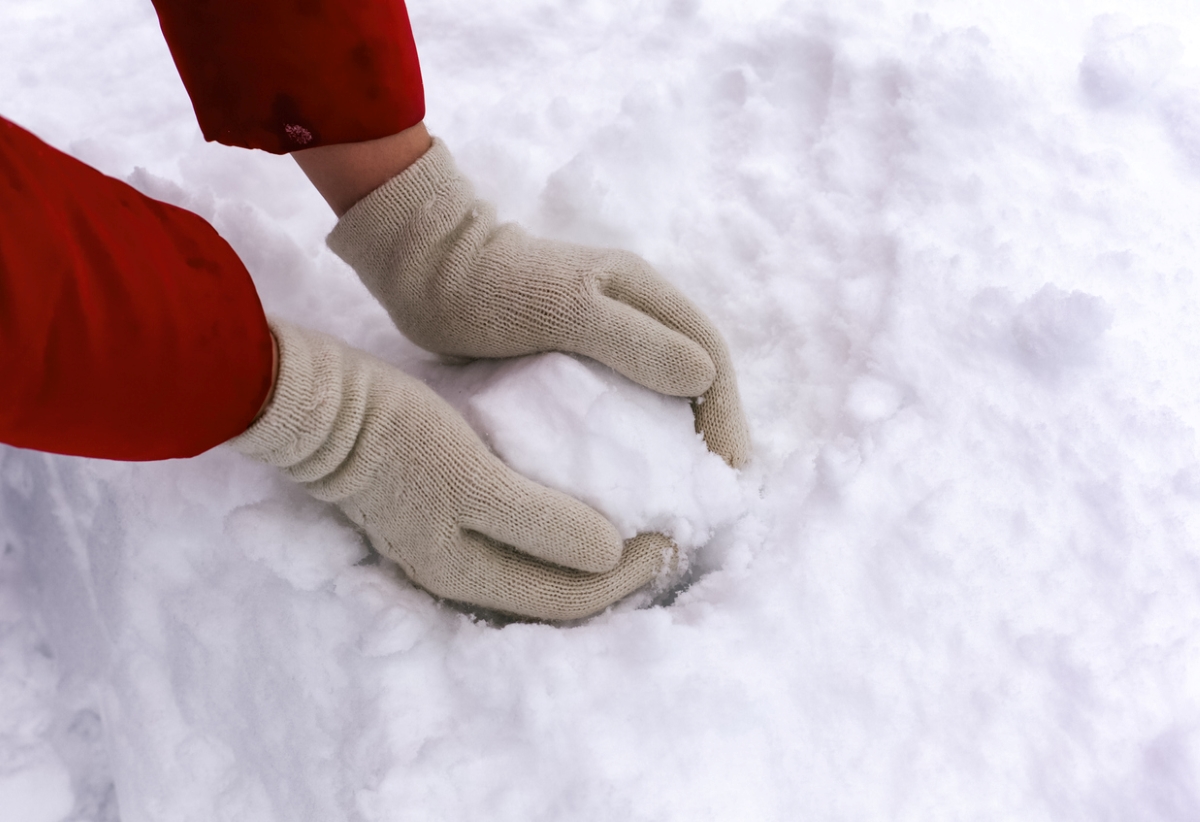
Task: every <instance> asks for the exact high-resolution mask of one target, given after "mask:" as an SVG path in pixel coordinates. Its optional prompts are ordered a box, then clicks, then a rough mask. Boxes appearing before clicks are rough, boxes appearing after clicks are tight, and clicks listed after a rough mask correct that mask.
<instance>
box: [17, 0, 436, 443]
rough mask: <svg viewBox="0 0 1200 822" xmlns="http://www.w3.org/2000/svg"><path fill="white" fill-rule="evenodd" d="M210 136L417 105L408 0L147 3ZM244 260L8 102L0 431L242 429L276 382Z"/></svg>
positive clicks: (379, 128)
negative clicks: (45, 137) (61, 143)
mask: <svg viewBox="0 0 1200 822" xmlns="http://www.w3.org/2000/svg"><path fill="white" fill-rule="evenodd" d="M155 7H156V8H157V10H158V16H159V21H160V23H161V25H162V29H163V34H164V35H165V36H166V38H167V43H168V45H169V46H170V48H171V54H172V55H173V57H174V58H175V64H176V66H177V67H178V68H179V73H180V75H181V76H182V78H183V81H184V85H185V86H186V87H187V90H188V94H189V95H190V96H191V98H192V105H193V107H194V108H195V110H196V117H197V120H199V122H200V127H201V129H202V130H203V131H204V136H205V137H206V138H207V139H209V140H215V141H218V142H222V143H225V144H227V145H233V146H243V147H246V148H261V149H265V150H267V151H270V152H273V153H277V154H282V153H285V152H288V151H293V150H296V149H298V148H309V147H312V146H317V145H324V144H329V143H344V142H357V141H361V140H369V139H374V138H377V137H384V136H387V135H389V134H394V133H396V132H398V131H401V130H403V129H405V128H408V127H409V126H412V125H415V124H417V123H418V122H420V121H421V119H422V118H423V117H424V95H423V91H422V86H421V75H420V69H419V67H418V64H417V54H416V48H415V46H414V45H413V40H412V31H411V29H410V28H409V24H408V16H407V12H406V11H405V8H404V4H403V2H402V0H358V2H355V1H354V0H206V2H198V0H155ZM270 373H271V344H270V336H269V332H268V330H267V325H266V319H265V317H264V316H263V310H262V306H261V304H260V303H259V300H258V295H257V293H256V292H255V290H254V285H253V283H251V281H250V276H249V274H248V273H247V272H246V269H245V267H244V266H243V265H242V263H241V261H240V260H239V259H238V258H237V255H236V254H234V252H233V249H231V248H230V247H229V245H228V244H227V243H226V242H225V241H224V240H222V239H221V238H220V237H219V236H218V235H217V233H216V231H215V230H214V229H213V228H212V227H211V226H210V225H208V224H207V223H206V222H205V221H204V220H203V219H201V218H200V217H198V216H196V215H195V214H192V213H190V212H188V211H185V210H183V209H180V208H176V207H174V206H170V205H167V204H165V203H160V202H158V201H156V200H152V199H150V198H148V197H146V196H144V195H142V194H139V193H138V192H137V191H135V190H134V189H132V188H130V187H129V186H128V185H126V184H125V183H122V182H121V181H119V180H115V179H113V178H111V177H106V176H104V175H103V174H101V173H99V172H98V171H96V170H94V169H92V168H89V167H88V166H86V165H84V164H83V163H81V162H79V161H77V160H75V159H73V158H71V157H69V156H67V155H66V154H63V153H62V152H60V151H57V150H56V149H53V148H51V147H50V146H48V145H46V144H45V143H43V142H41V141H40V140H38V139H37V138H36V137H34V136H33V135H32V134H30V133H29V132H27V131H24V130H23V129H21V128H19V127H18V126H16V125H14V124H13V123H11V122H9V121H7V120H4V119H3V118H0V442H5V443H8V444H10V445H16V446H20V447H23V448H36V449H39V450H42V451H54V452H58V453H63V454H76V455H81V456H91V457H104V458H109V459H123V460H151V459H165V458H168V457H189V456H194V455H196V454H199V453H200V452H202V451H205V450H207V449H209V448H212V447H213V446H215V445H217V444H219V443H222V442H224V441H225V440H227V439H229V438H230V437H232V436H235V435H236V434H239V433H241V432H242V431H244V430H245V429H246V427H247V426H248V425H249V424H250V422H251V420H252V419H253V418H254V415H255V413H256V412H257V411H258V409H259V407H260V406H261V405H262V401H263V399H264V398H265V396H266V394H267V391H268V390H269V388H270V385H269V383H270Z"/></svg>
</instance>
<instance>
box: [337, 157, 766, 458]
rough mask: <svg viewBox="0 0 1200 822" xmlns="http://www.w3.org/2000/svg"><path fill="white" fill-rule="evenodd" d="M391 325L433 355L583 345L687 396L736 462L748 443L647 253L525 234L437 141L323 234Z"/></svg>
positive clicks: (724, 362)
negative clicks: (501, 215) (500, 215)
mask: <svg viewBox="0 0 1200 822" xmlns="http://www.w3.org/2000/svg"><path fill="white" fill-rule="evenodd" d="M329 247H330V248H331V249H333V251H334V252H336V253H337V254H338V256H340V257H341V258H342V259H343V260H345V261H346V262H347V263H349V264H350V265H351V266H353V268H354V269H355V271H357V272H358V275H359V276H360V277H361V278H362V280H363V282H364V283H365V284H366V286H367V288H368V289H370V291H371V293H372V294H374V295H375V297H376V299H378V300H379V301H380V302H381V303H383V305H384V307H385V308H387V310H388V313H389V314H391V317H392V320H393V322H395V323H396V326H397V327H398V328H399V329H400V330H401V331H402V332H403V333H404V334H405V335H406V336H407V337H408V338H409V339H410V340H412V341H413V342H415V343H416V344H417V345H420V346H422V347H423V348H426V349H428V350H429V351H435V352H437V353H440V354H449V355H455V356H461V357H513V356H519V355H523V354H532V353H535V352H539V351H551V350H557V351H567V352H571V353H575V354H582V355H584V356H587V357H591V358H592V359H595V360H599V361H600V362H602V363H605V364H606V365H609V366H611V367H612V368H614V369H616V370H617V371H619V372H621V373H622V374H624V375H625V376H627V377H629V378H630V379H631V380H634V381H635V382H638V383H641V384H642V385H644V386H646V387H648V388H651V389H653V390H655V391H658V392H660V393H663V394H669V395H673V396H679V397H696V398H698V400H697V401H696V402H695V403H694V409H695V415H696V429H697V430H698V431H700V432H701V433H702V434H703V435H704V438H705V441H706V442H707V443H708V447H709V449H710V450H712V451H714V452H716V453H718V454H720V455H721V456H723V457H724V458H725V460H726V461H727V462H729V463H730V464H731V465H734V466H738V465H741V464H742V463H743V462H744V461H745V459H746V457H747V456H748V455H749V449H750V440H749V435H748V433H747V429H746V420H745V416H744V415H743V413H742V406H741V401H740V399H739V398H738V391H737V382H736V380H735V378H734V374H733V365H732V363H731V361H730V358H729V352H728V350H727V349H726V347H725V342H724V340H722V338H721V334H720V332H718V331H717V329H716V328H715V327H714V326H713V324H712V323H711V322H709V320H708V319H707V318H706V317H705V316H704V315H703V314H702V313H701V312H700V311H699V309H697V308H696V307H695V306H693V305H692V304H691V303H690V302H689V301H688V300H687V298H686V297H684V296H683V295H682V294H681V293H680V292H679V291H678V290H677V289H676V288H674V287H673V286H672V285H671V284H670V283H668V282H667V281H666V280H664V279H663V278H662V277H661V276H659V274H658V273H657V272H655V270H654V269H653V268H651V267H650V265H649V264H648V263H646V262H645V261H644V260H643V259H641V258H640V257H638V256H637V255H635V254H630V253H629V252H625V251H612V250H604V249H595V248H585V247H582V246H577V245H570V244H568V243H559V242H550V241H547V240H540V239H536V238H533V237H530V236H529V235H528V234H526V233H525V232H524V231H523V230H522V229H520V228H519V227H517V226H515V225H512V224H505V225H501V226H497V225H496V218H495V211H494V210H493V209H492V207H491V206H490V205H488V204H487V203H485V202H483V201H481V200H477V199H476V198H475V194H474V190H473V189H472V187H471V184H470V182H469V181H468V180H467V179H466V178H465V177H463V176H462V175H461V174H459V172H458V170H457V169H456V168H455V165H454V160H453V159H452V158H451V156H450V152H449V151H448V150H447V149H446V146H445V144H444V143H442V142H441V141H440V140H435V141H434V144H433V147H432V148H431V149H430V150H429V151H428V152H426V154H425V155H424V156H423V157H421V159H419V160H418V161H417V162H416V163H414V164H413V165H412V166H410V167H409V168H407V169H405V170H404V171H403V172H401V173H400V174H398V175H397V176H396V177H394V178H392V179H391V180H390V181H388V182H387V183H385V184H384V185H382V186H380V187H379V188H378V189H376V190H375V191H373V192H372V193H370V194H369V195H367V196H366V197H365V198H363V199H362V200H361V201H359V202H358V203H357V204H355V205H354V207H353V208H351V209H350V210H349V211H348V212H346V214H345V215H344V216H343V217H342V218H341V220H339V221H338V224H337V227H336V228H335V229H334V230H333V232H332V233H331V234H330V235H329Z"/></svg>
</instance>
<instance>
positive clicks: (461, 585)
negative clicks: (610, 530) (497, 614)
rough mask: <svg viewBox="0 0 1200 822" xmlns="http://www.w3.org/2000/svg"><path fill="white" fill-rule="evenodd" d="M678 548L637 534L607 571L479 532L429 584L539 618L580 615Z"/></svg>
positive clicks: (631, 586)
mask: <svg viewBox="0 0 1200 822" xmlns="http://www.w3.org/2000/svg"><path fill="white" fill-rule="evenodd" d="M675 559H676V550H675V546H674V545H673V544H672V542H671V541H670V540H669V539H667V538H666V537H664V536H663V535H662V534H639V535H638V536H636V537H634V538H633V539H631V540H629V541H628V542H627V543H625V553H624V555H623V556H622V557H621V562H620V564H619V565H618V566H617V567H616V568H614V569H612V570H611V571H608V572H607V573H603V574H587V573H583V572H580V571H572V570H570V569H566V568H558V567H556V566H553V565H548V564H546V563H543V562H539V561H537V560H535V559H530V558H528V557H525V556H523V555H521V554H519V553H517V552H515V551H513V550H511V549H508V548H505V547H504V546H502V545H498V544H497V543H495V542H493V541H491V540H489V539H487V538H485V537H481V536H477V535H468V537H467V539H466V540H463V541H462V542H461V543H460V550H458V551H456V552H455V553H454V555H453V556H451V557H449V558H448V563H447V564H448V568H450V569H452V571H451V573H450V574H448V575H447V576H446V577H445V578H444V579H443V580H439V581H438V583H435V584H428V583H427V585H426V587H428V588H429V590H431V591H433V593H435V594H438V595H440V596H444V597H446V598H447V599H456V600H460V601H462V602H469V603H471V604H473V605H480V606H482V607H485V608H492V609H495V610H497V611H504V612H505V613H510V614H517V615H518V616H524V617H533V618H535V619H546V620H563V619H582V618H583V617H588V616H591V615H592V614H596V613H599V612H600V611H603V610H604V609H605V608H607V607H608V606H609V605H611V604H612V603H614V602H616V601H617V600H619V599H621V598H623V597H625V596H627V595H628V594H631V593H633V592H634V591H636V590H637V589H638V588H641V587H642V586H643V585H645V584H647V583H648V582H650V581H652V580H653V579H654V578H655V577H656V576H658V574H659V573H660V572H661V571H662V569H663V565H664V563H671V564H673V563H674V562H675Z"/></svg>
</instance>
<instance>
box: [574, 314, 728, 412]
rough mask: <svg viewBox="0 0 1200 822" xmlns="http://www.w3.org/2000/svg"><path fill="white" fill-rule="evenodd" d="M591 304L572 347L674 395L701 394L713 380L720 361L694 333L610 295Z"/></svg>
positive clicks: (632, 378) (576, 351)
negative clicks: (687, 334) (687, 333)
mask: <svg viewBox="0 0 1200 822" xmlns="http://www.w3.org/2000/svg"><path fill="white" fill-rule="evenodd" d="M592 307H593V310H592V312H591V313H590V314H589V315H588V316H587V317H586V318H585V320H586V322H587V325H586V330H585V331H584V332H583V333H582V334H580V340H579V342H578V343H577V344H576V345H574V346H572V347H573V348H575V351H574V353H576V354H582V355H583V356H585V357H591V358H592V359H593V360H597V361H599V362H602V363H604V364H605V365H607V366H608V367H609V368H612V369H613V370H615V371H618V372H620V373H621V374H624V375H625V376H626V377H628V378H629V379H631V380H633V381H634V382H636V383H640V384H641V385H644V386H646V387H647V388H649V389H651V390H652V391H657V392H659V393H660V394H667V395H669V396H672V397H698V396H700V395H701V394H703V393H704V392H705V391H707V390H708V389H709V387H710V386H711V385H712V383H713V379H714V377H716V367H715V366H714V365H713V361H712V359H711V358H710V357H709V356H708V354H707V353H706V352H705V351H704V349H703V348H701V347H700V346H699V345H698V344H697V343H695V342H694V341H692V340H691V339H689V338H687V337H685V336H684V335H683V334H680V333H679V332H678V331H675V330H673V329H670V328H667V327H666V326H665V325H663V324H662V323H661V322H659V321H658V320H656V319H654V318H653V317H650V316H647V315H646V314H644V313H642V312H641V311H638V310H637V309H635V308H632V307H631V306H629V305H626V304H625V303H623V302H618V301H617V300H613V299H609V298H608V297H604V296H600V297H598V298H597V299H596V301H595V302H594V303H593V306H592Z"/></svg>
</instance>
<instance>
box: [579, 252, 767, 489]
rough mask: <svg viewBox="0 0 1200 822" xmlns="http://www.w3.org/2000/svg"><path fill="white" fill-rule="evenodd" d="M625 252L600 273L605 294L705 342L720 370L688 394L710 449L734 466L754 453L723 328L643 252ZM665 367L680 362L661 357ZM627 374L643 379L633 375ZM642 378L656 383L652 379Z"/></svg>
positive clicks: (705, 349) (645, 383)
mask: <svg viewBox="0 0 1200 822" xmlns="http://www.w3.org/2000/svg"><path fill="white" fill-rule="evenodd" d="M621 256H622V257H623V258H624V259H623V260H622V263H623V264H621V265H617V266H613V267H612V268H611V269H610V270H609V271H608V272H606V273H605V274H604V275H602V276H601V281H600V290H601V291H602V293H603V294H604V295H605V296H607V297H609V298H611V299H613V300H617V301H619V302H621V303H624V304H626V305H629V306H631V307H632V308H634V309H636V310H637V311H640V312H643V313H644V314H647V315H649V316H651V317H653V318H654V319H656V320H658V321H659V322H660V323H662V324H663V325H665V326H667V327H668V328H670V329H672V330H674V331H676V332H678V333H679V334H682V335H684V336H686V337H687V338H688V339H690V340H694V341H695V342H696V343H697V344H698V345H699V346H700V347H701V348H703V350H704V351H705V352H706V353H707V355H708V357H709V358H710V359H711V362H712V363H713V365H714V366H715V369H716V374H715V377H714V379H713V380H712V382H711V384H710V385H709V386H706V390H705V391H704V392H703V393H702V394H690V395H685V396H698V397H699V399H698V401H697V402H696V403H695V406H694V408H695V414H696V430H697V431H699V432H700V433H701V434H703V435H704V441H705V442H706V443H707V444H708V448H709V450H710V451H712V452H713V453H716V454H720V455H721V456H722V457H724V459H725V461H726V462H728V463H729V464H730V465H732V466H733V467H735V468H736V467H738V466H740V465H742V464H743V463H744V462H745V461H746V459H747V458H748V457H749V455H750V433H749V427H748V426H747V424H746V415H745V413H744V412H743V411H742V401H741V398H740V396H739V395H738V389H737V380H736V378H735V377H734V373H733V360H732V359H731V358H730V356H729V349H728V347H727V346H726V345H725V340H724V339H723V338H722V337H721V332H719V331H717V329H716V327H715V326H714V325H713V324H712V322H711V321H709V319H708V318H707V317H706V316H704V314H703V313H702V312H701V311H700V310H699V309H698V308H696V307H695V306H694V305H693V304H692V303H691V301H690V300H688V298H687V297H685V296H683V294H682V293H680V292H679V290H678V289H676V288H675V287H674V286H672V285H671V284H670V283H668V282H667V281H666V280H664V279H663V278H662V277H661V276H660V275H659V274H658V273H656V272H655V271H654V269H652V268H650V266H649V265H648V264H647V263H646V262H644V261H643V260H642V259H641V258H640V257H637V256H634V255H633V254H622V255H621ZM614 367H615V366H614ZM661 367H662V368H663V369H664V370H666V371H669V370H671V369H673V368H675V367H676V366H675V364H674V363H670V362H663V363H662V364H661ZM618 370H620V369H618ZM622 373H625V372H622ZM627 376H629V377H630V378H631V379H634V380H637V381H638V382H642V380H638V379H637V378H636V377H633V376H632V375H629V374H627ZM642 384H643V385H646V386H647V387H649V388H655V386H654V385H653V384H652V383H649V382H642ZM655 390H661V389H657V388H655ZM663 393H666V392H663Z"/></svg>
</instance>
